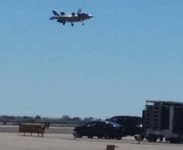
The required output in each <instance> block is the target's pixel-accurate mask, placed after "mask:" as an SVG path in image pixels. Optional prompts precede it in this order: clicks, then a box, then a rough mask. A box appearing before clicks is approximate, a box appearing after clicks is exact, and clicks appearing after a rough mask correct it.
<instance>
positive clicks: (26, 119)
mask: <svg viewBox="0 0 183 150" xmlns="http://www.w3.org/2000/svg"><path fill="white" fill-rule="evenodd" d="M94 120H102V119H96V118H93V117H88V118H84V119H81V118H80V117H73V118H71V117H69V116H67V115H64V116H63V117H61V118H48V117H43V118H42V117H41V116H39V115H37V116H35V117H30V116H7V115H3V116H0V122H4V123H7V122H11V123H14V124H21V123H47V122H49V123H52V124H84V123H87V122H90V121H94Z"/></svg>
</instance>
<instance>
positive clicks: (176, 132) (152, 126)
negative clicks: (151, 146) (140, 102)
mask: <svg viewBox="0 0 183 150" xmlns="http://www.w3.org/2000/svg"><path fill="white" fill-rule="evenodd" d="M143 128H144V129H143V134H142V136H143V138H146V139H148V141H149V142H156V140H157V139H158V138H159V139H160V141H162V140H163V138H165V139H166V141H170V142H171V143H180V142H182V141H183V103H181V102H173V101H153V100H147V101H146V106H145V110H143Z"/></svg>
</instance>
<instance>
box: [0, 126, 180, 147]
mask: <svg viewBox="0 0 183 150" xmlns="http://www.w3.org/2000/svg"><path fill="white" fill-rule="evenodd" d="M72 129H73V127H50V128H49V129H46V131H45V134H44V137H41V136H38V135H37V134H33V135H32V136H31V134H29V133H27V134H26V135H25V136H24V134H23V133H18V126H0V150H1V149H2V150H106V146H107V145H116V146H118V148H115V149H116V150H172V149H174V150H182V149H183V144H171V143H168V142H165V141H163V142H160V141H157V142H156V143H149V142H147V141H145V140H144V141H141V142H140V144H138V141H136V140H135V139H134V137H132V136H127V137H123V139H122V140H115V139H110V140H106V139H98V138H93V139H88V138H87V137H83V138H77V139H76V140H75V139H74V138H73V136H72V134H71V131H72Z"/></svg>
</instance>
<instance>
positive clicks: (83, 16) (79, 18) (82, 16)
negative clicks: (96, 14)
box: [50, 9, 93, 26]
mask: <svg viewBox="0 0 183 150" xmlns="http://www.w3.org/2000/svg"><path fill="white" fill-rule="evenodd" d="M53 14H54V16H53V17H51V18H50V20H54V19H57V22H59V23H62V24H63V25H65V23H66V22H71V25H72V26H74V23H73V22H83V23H82V25H84V20H88V19H90V18H92V17H93V16H92V15H90V14H87V13H81V9H79V10H78V12H77V14H75V13H72V14H71V15H66V14H65V13H64V12H61V13H60V14H61V15H59V14H58V13H57V12H56V11H53Z"/></svg>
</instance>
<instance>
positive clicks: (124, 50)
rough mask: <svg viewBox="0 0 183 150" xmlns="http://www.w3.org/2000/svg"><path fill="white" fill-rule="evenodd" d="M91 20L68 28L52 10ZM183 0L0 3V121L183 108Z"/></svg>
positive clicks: (19, 0)
mask: <svg viewBox="0 0 183 150" xmlns="http://www.w3.org/2000/svg"><path fill="white" fill-rule="evenodd" d="M79 8H82V10H83V12H87V13H89V14H92V15H93V16H94V17H93V18H92V19H91V20H88V21H85V25H84V26H83V25H82V24H81V23H75V26H74V27H72V26H71V24H70V23H66V24H65V25H64V26H63V25H62V24H60V23H57V22H56V20H54V21H52V20H49V18H50V17H52V16H53V13H52V10H55V11H57V12H59V13H60V12H62V11H63V12H65V13H66V14H67V13H68V14H70V13H72V12H77V10H78V9H79ZM182 8H183V1H182V0H176V1H175V0H161V1H160V0H148V1H145V0H115V1H112V0H105V1H104V0H8V1H1V5H0V10H1V13H0V102H1V103H0V111H1V114H0V115H15V116H18V115H19V116H24V115H26V116H36V115H40V116H41V117H54V118H59V117H62V116H63V115H69V116H70V117H76V116H79V117H81V118H84V117H94V118H102V119H105V118H107V117H112V116H115V115H136V116H141V115H142V110H143V109H144V107H145V100H167V101H179V102H183V17H182V14H183V9H182Z"/></svg>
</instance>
